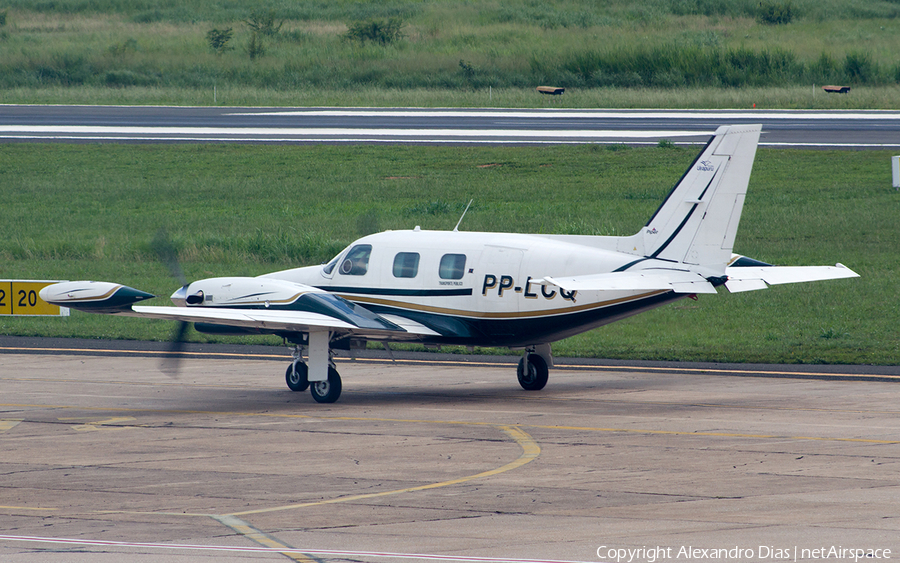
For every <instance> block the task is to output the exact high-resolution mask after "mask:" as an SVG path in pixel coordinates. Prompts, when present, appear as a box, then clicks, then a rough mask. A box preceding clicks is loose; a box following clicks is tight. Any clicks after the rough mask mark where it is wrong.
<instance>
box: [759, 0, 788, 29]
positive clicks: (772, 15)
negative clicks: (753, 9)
mask: <svg viewBox="0 0 900 563" xmlns="http://www.w3.org/2000/svg"><path fill="white" fill-rule="evenodd" d="M756 19H757V20H758V21H759V22H760V23H764V24H767V25H782V24H788V23H791V20H793V19H794V7H793V5H792V4H791V0H762V1H761V2H760V3H759V11H758V12H757V14H756Z"/></svg>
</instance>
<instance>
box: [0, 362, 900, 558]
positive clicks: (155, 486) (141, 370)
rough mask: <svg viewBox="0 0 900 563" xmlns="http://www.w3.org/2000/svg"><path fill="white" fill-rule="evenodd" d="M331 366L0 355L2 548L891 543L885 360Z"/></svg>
mask: <svg viewBox="0 0 900 563" xmlns="http://www.w3.org/2000/svg"><path fill="white" fill-rule="evenodd" d="M338 367H339V369H340V372H341V374H342V376H343V379H344V393H343V395H342V397H341V399H340V401H339V402H338V403H335V404H332V405H320V404H317V403H315V402H314V401H313V400H312V399H311V397H310V396H309V394H308V393H292V392H291V391H289V390H288V389H287V388H286V387H285V385H284V379H283V372H284V365H282V364H280V363H275V362H273V361H270V360H269V359H266V358H255V359H239V358H236V357H216V356H214V355H211V356H206V357H199V356H198V357H189V358H187V359H184V360H183V361H182V363H181V371H180V375H179V376H178V378H177V379H176V378H172V377H169V376H168V375H166V374H165V373H164V372H163V371H161V370H160V365H159V362H158V360H156V359H153V358H148V357H144V356H134V355H128V354H114V353H113V352H109V353H94V354H91V355H75V354H72V353H64V352H53V351H50V350H47V351H44V352H42V353H40V354H31V353H10V352H9V351H7V353H4V354H2V355H0V389H2V398H0V452H2V454H0V560H2V561H5V562H32V561H34V562H38V561H41V562H44V561H49V562H61V561H66V562H69V561H73V562H81V561H91V562H94V561H99V562H106V561H110V562H112V561H122V560H128V561H178V562H181V561H198V560H210V561H212V560H215V561H244V560H253V561H256V560H259V561H269V560H271V561H278V560H299V561H329V562H330V561H362V562H376V561H385V562H395V561H414V560H440V561H481V562H487V561H491V562H492V561H616V560H621V561H625V560H628V559H629V558H630V559H631V561H634V562H651V561H654V560H657V561H658V560H663V559H666V560H679V561H694V560H696V561H700V560H705V561H714V560H730V561H763V560H765V561H787V560H794V558H796V560H798V561H799V560H806V561H812V560H818V559H824V558H825V557H822V556H821V555H823V554H827V553H828V551H825V552H819V551H816V550H819V549H825V550H828V549H833V550H837V551H832V552H831V553H834V554H839V553H843V554H844V555H845V557H844V558H842V560H847V559H848V558H849V559H851V560H852V559H853V557H847V555H848V553H849V554H851V555H852V553H851V552H847V550H863V553H869V554H871V555H870V556H869V557H866V556H865V555H864V556H863V557H860V559H862V558H865V560H866V561H873V560H875V559H879V558H880V560H882V561H884V560H888V559H897V558H900V533H898V531H900V512H898V510H897V507H898V506H900V472H898V467H900V386H898V382H895V381H892V380H891V379H890V378H889V377H888V378H887V379H886V380H883V381H872V380H862V381H861V380H854V379H852V378H850V377H847V378H833V377H829V376H828V375H827V374H825V375H823V376H821V377H817V376H816V375H815V372H814V370H811V369H808V370H807V371H806V372H803V373H804V374H805V375H799V376H792V375H790V374H789V373H787V374H786V375H782V376H780V377H757V376H755V375H752V374H743V376H740V377H738V376H729V375H725V374H723V373H715V372H710V371H702V370H697V371H686V372H682V373H671V372H670V371H667V370H649V369H638V368H634V369H626V368H625V367H622V368H621V369H616V368H615V366H611V367H609V366H608V369H601V368H596V369H595V368H592V367H591V366H581V367H580V368H579V369H557V370H554V371H552V372H551V379H550V383H549V384H548V386H547V387H546V388H545V389H544V390H543V391H541V392H537V393H535V392H526V391H523V390H521V389H520V388H519V387H518V385H517V383H516V382H515V375H514V370H513V368H512V367H511V366H508V365H489V364H478V365H465V364H460V363H450V362H443V363H442V362H434V363H427V362H420V363H413V362H407V363H400V362H395V363H391V362H381V361H378V362H375V361H349V360H341V361H340V363H339V366H338ZM628 550H631V551H628ZM642 550H643V551H642ZM660 550H661V551H660ZM689 550H690V551H689ZM840 550H843V552H841V551H840ZM879 550H880V551H879ZM888 550H889V551H888ZM729 553H730V554H731V555H737V556H738V557H729ZM857 553H858V552H857ZM623 554H625V555H623ZM665 555H668V557H665ZM831 559H835V557H831Z"/></svg>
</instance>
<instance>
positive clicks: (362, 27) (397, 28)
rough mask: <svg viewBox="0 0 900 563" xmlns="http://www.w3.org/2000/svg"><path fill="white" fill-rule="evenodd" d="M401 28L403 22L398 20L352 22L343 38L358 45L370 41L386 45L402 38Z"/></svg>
mask: <svg viewBox="0 0 900 563" xmlns="http://www.w3.org/2000/svg"><path fill="white" fill-rule="evenodd" d="M402 28H403V20H401V19H400V18H389V19H387V20H368V21H360V22H354V23H351V24H350V25H349V26H348V29H347V33H345V34H344V38H345V39H349V40H352V41H359V42H360V43H363V42H365V41H372V42H374V43H379V44H381V45H388V44H390V43H394V42H395V41H397V40H399V39H401V38H402V37H403V33H402V32H401V30H402Z"/></svg>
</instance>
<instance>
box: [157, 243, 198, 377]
mask: <svg viewBox="0 0 900 563" xmlns="http://www.w3.org/2000/svg"><path fill="white" fill-rule="evenodd" d="M151 245H152V247H153V250H154V251H155V252H156V256H157V257H158V258H159V261H160V262H162V263H163V264H165V266H166V267H167V268H168V269H169V273H170V274H172V277H173V278H175V279H176V280H178V283H180V284H181V287H182V289H186V288H187V286H188V282H187V278H186V277H185V275H184V270H183V269H182V268H181V264H180V263H179V262H178V251H177V250H176V249H175V245H173V244H172V241H171V240H170V239H169V237H168V235H167V234H166V231H165V230H164V229H160V230H159V231H158V232H157V233H156V236H155V237H154V238H153V242H152V243H151ZM189 329H190V323H187V322H185V321H178V326H177V327H176V328H175V331H174V332H173V333H172V338H171V339H170V341H169V342H170V344H169V350H168V352H169V353H168V354H167V355H166V357H165V358H163V361H162V365H161V366H160V368H161V369H162V371H163V372H165V373H166V374H168V375H169V376H171V377H175V378H177V377H178V372H179V369H180V367H181V354H182V352H183V351H184V344H185V343H186V342H187V340H186V339H185V336H186V335H187V332H188V330H189Z"/></svg>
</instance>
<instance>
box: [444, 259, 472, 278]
mask: <svg viewBox="0 0 900 563" xmlns="http://www.w3.org/2000/svg"><path fill="white" fill-rule="evenodd" d="M465 271H466V255H465V254H444V255H443V256H442V257H441V268H440V270H439V275H440V276H441V279H442V280H461V279H462V277H463V274H464V273H465Z"/></svg>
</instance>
